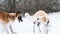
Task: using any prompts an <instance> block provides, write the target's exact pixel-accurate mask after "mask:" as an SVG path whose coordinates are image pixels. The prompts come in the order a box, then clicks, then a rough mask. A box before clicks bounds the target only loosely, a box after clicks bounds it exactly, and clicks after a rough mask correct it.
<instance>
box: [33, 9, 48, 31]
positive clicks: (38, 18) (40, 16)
mask: <svg viewBox="0 0 60 34" xmlns="http://www.w3.org/2000/svg"><path fill="white" fill-rule="evenodd" d="M32 17H33V20H34V22H33V23H34V24H35V25H37V26H38V28H39V31H40V27H39V25H40V24H41V23H44V24H46V26H47V25H48V23H49V16H48V14H47V13H46V12H45V11H43V10H39V11H37V12H36V13H35V14H34V15H32ZM35 25H34V26H33V32H35ZM40 32H41V31H40Z"/></svg>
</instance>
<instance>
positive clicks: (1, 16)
mask: <svg viewBox="0 0 60 34" xmlns="http://www.w3.org/2000/svg"><path fill="white" fill-rule="evenodd" d="M21 16H22V14H21V13H20V14H19V13H7V12H3V11H0V21H1V23H2V25H3V29H5V30H6V31H7V34H9V32H8V30H7V26H8V24H9V23H10V21H12V23H13V21H14V20H15V19H16V18H17V19H18V18H20V19H19V20H22V18H21ZM12 23H11V24H12ZM11 24H10V25H9V28H10V30H11V32H12V33H14V32H13V30H12V27H11Z"/></svg>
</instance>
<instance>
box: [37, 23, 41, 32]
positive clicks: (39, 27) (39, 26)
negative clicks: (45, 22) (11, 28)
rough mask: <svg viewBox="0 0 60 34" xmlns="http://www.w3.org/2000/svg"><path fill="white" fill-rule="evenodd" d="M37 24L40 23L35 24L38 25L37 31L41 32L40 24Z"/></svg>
mask: <svg viewBox="0 0 60 34" xmlns="http://www.w3.org/2000/svg"><path fill="white" fill-rule="evenodd" d="M39 25H40V23H38V24H37V26H38V29H39V32H41V30H40V26H39Z"/></svg>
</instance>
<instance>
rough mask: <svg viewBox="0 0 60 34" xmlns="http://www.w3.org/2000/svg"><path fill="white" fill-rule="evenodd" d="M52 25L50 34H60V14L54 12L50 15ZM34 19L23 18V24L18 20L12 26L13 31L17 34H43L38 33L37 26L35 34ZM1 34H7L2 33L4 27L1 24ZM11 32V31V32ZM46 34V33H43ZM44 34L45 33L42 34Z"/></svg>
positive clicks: (42, 26)
mask: <svg viewBox="0 0 60 34" xmlns="http://www.w3.org/2000/svg"><path fill="white" fill-rule="evenodd" d="M49 16H50V19H51V21H50V23H49V27H48V28H49V31H48V34H60V27H59V26H60V12H54V13H50V14H49ZM33 25H34V24H33V19H32V18H31V17H30V16H27V17H23V22H20V23H19V22H18V20H17V19H16V20H15V21H14V23H13V24H12V28H13V31H14V32H16V34H40V33H41V32H39V31H38V27H37V26H35V33H33ZM0 27H1V28H0V33H1V34H5V33H6V31H5V32H2V26H1V24H0ZM40 28H41V30H42V31H43V30H44V29H43V28H44V25H43V24H42V25H41V26H40ZM9 32H10V31H9ZM43 32H44V31H43ZM10 34H11V33H10ZM41 34H44V33H41Z"/></svg>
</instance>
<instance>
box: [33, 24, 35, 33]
mask: <svg viewBox="0 0 60 34" xmlns="http://www.w3.org/2000/svg"><path fill="white" fill-rule="evenodd" d="M33 33H35V24H34V25H33Z"/></svg>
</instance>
